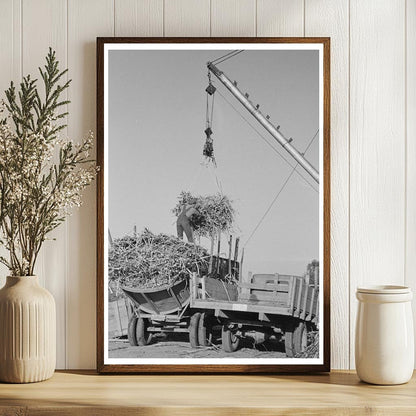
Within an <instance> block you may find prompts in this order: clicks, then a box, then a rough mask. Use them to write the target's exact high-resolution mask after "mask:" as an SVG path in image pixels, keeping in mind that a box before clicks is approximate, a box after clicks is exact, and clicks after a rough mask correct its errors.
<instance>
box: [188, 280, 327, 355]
mask: <svg viewBox="0 0 416 416" xmlns="http://www.w3.org/2000/svg"><path fill="white" fill-rule="evenodd" d="M190 306H191V307H192V308H193V310H194V311H199V314H200V315H199V322H198V327H199V344H201V345H206V343H207V342H208V341H209V339H210V337H211V336H212V330H213V328H214V327H215V325H217V324H218V323H219V324H220V325H221V326H222V329H221V338H222V347H223V349H224V351H226V352H234V351H236V350H237V349H238V347H239V344H240V340H241V339H242V338H246V337H248V338H251V339H253V340H254V342H255V343H262V342H264V341H266V340H269V339H275V340H281V341H284V344H285V351H286V355H287V356H288V357H294V356H295V355H296V354H298V353H301V352H303V351H304V350H305V349H306V347H307V341H308V333H309V332H310V331H312V330H316V329H317V325H318V320H319V286H318V282H317V281H316V282H315V281H310V280H309V277H307V276H305V277H299V276H289V275H279V274H253V275H252V274H249V275H248V279H247V280H246V281H243V282H239V283H238V285H237V286H231V285H228V284H225V283H223V282H221V284H218V282H213V281H212V279H210V278H209V277H198V276H197V275H196V274H194V275H193V277H192V280H191V299H190ZM194 316H195V314H194ZM193 319H195V320H197V319H198V316H197V317H196V318H194V317H193Z"/></svg>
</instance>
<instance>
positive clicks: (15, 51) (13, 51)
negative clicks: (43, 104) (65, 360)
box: [0, 0, 22, 287]
mask: <svg viewBox="0 0 416 416" xmlns="http://www.w3.org/2000/svg"><path fill="white" fill-rule="evenodd" d="M0 7H1V13H0V99H1V100H3V99H6V96H5V94H4V91H5V90H6V89H7V88H8V87H9V86H10V81H13V82H14V83H15V84H17V85H18V83H19V82H20V78H21V74H22V59H21V58H22V55H21V39H22V38H21V27H22V26H21V16H22V13H21V0H1V1H0ZM0 255H2V256H4V257H6V258H8V257H9V256H8V253H7V251H6V250H5V249H4V248H0ZM8 274H9V271H8V270H7V267H6V266H5V265H3V264H0V287H2V286H3V285H4V283H5V282H6V276H7V275H8Z"/></svg>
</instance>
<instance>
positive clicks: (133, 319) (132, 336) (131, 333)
mask: <svg viewBox="0 0 416 416" xmlns="http://www.w3.org/2000/svg"><path fill="white" fill-rule="evenodd" d="M136 326H137V316H136V315H135V314H134V313H133V314H132V315H131V316H130V319H129V325H128V328H127V337H128V339H129V342H130V345H132V346H133V347H136V346H137V338H136Z"/></svg>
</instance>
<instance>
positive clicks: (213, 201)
mask: <svg viewBox="0 0 416 416" xmlns="http://www.w3.org/2000/svg"><path fill="white" fill-rule="evenodd" d="M184 205H190V206H192V207H193V208H195V210H196V213H194V214H193V215H192V216H191V218H190V219H189V220H190V223H191V225H192V228H193V229H194V231H195V234H197V235H198V236H200V237H212V236H213V235H217V234H218V233H219V232H230V231H232V227H233V223H234V216H235V212H234V208H233V206H232V202H231V201H230V199H229V198H228V197H227V196H226V195H222V194H220V193H217V194H215V195H205V196H201V195H198V196H195V195H192V194H191V193H190V192H181V193H180V195H179V197H178V202H177V204H176V206H175V207H174V208H173V210H172V212H173V213H174V214H175V215H176V216H178V215H179V213H180V212H181V210H182V207H183V206H184Z"/></svg>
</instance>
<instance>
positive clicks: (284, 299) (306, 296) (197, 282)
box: [190, 273, 319, 322]
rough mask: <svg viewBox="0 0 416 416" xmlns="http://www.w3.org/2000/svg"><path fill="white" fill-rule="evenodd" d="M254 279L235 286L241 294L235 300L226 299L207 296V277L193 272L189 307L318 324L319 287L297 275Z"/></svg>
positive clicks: (251, 278)
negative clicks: (262, 281) (260, 280)
mask: <svg viewBox="0 0 416 416" xmlns="http://www.w3.org/2000/svg"><path fill="white" fill-rule="evenodd" d="M271 276H273V275H271ZM254 277H255V275H253V276H250V278H249V279H250V280H249V281H248V282H247V281H246V282H241V283H239V284H238V288H239V292H240V294H239V296H238V299H235V300H230V299H228V300H227V299H224V298H222V299H216V298H215V297H214V298H213V297H210V296H209V294H208V293H207V281H206V278H205V277H204V276H202V277H200V276H198V275H197V274H196V273H194V274H193V275H192V276H191V285H190V291H191V297H190V298H191V299H190V306H191V307H192V308H199V309H209V310H215V311H219V310H224V311H240V312H255V313H259V314H273V315H284V316H293V317H295V318H298V319H300V320H304V321H311V322H317V320H318V317H319V286H316V285H315V284H309V282H308V280H307V279H304V278H303V277H299V276H286V275H277V274H276V275H274V278H275V281H276V283H259V282H256V281H253V278H254ZM256 295H257V297H256ZM258 297H260V299H258ZM268 297H270V299H268Z"/></svg>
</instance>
